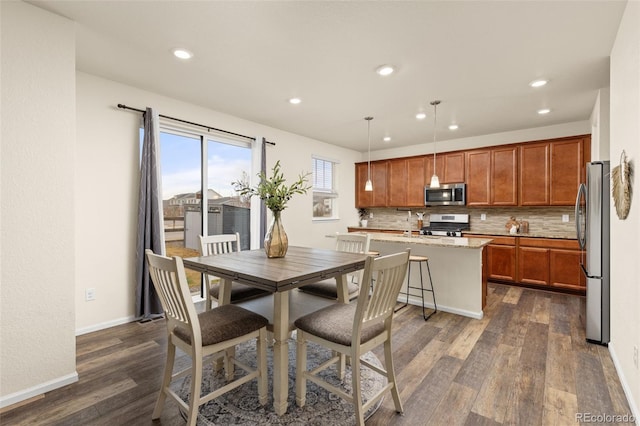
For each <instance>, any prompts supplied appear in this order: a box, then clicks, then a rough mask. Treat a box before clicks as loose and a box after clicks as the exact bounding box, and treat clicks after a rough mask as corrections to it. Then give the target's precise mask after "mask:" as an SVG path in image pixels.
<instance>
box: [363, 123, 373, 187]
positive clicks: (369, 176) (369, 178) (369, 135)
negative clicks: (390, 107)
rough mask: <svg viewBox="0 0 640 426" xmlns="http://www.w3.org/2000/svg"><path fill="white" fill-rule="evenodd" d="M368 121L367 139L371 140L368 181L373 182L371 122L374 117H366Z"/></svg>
mask: <svg viewBox="0 0 640 426" xmlns="http://www.w3.org/2000/svg"><path fill="white" fill-rule="evenodd" d="M364 119H365V120H367V139H368V140H369V161H368V164H367V179H368V180H369V181H371V120H373V117H365V118H364Z"/></svg>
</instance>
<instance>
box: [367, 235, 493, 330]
mask: <svg viewBox="0 0 640 426" xmlns="http://www.w3.org/2000/svg"><path fill="white" fill-rule="evenodd" d="M370 235H371V250H375V251H378V252H380V254H381V255H386V254H390V253H397V252H399V251H401V250H404V249H406V248H410V249H411V254H412V255H419V256H427V257H428V258H429V264H430V269H431V276H432V278H433V287H434V290H435V294H436V302H437V304H438V310H442V311H446V312H451V313H454V314H458V315H464V316H467V317H471V318H477V319H481V318H482V317H483V308H484V303H485V302H484V300H485V297H486V274H484V273H483V265H486V261H485V260H484V253H485V250H484V247H485V246H486V245H488V244H489V243H490V242H491V239H489V238H487V239H484V238H465V237H435V236H427V235H419V236H418V235H413V236H411V237H407V236H405V235H398V234H389V233H370ZM425 279H428V278H425ZM410 280H411V286H412V287H420V271H419V269H418V268H412V269H411V277H410ZM418 291H419V290H417V291H416V290H414V289H412V290H411V292H410V294H409V303H412V304H416V305H420V304H421V301H420V296H419V293H418ZM405 292H406V284H405V286H404V287H403V289H402V290H401V295H400V297H401V298H402V300H405V299H404V297H406V296H403V295H402V293H405ZM405 294H406V293H405ZM425 303H426V304H427V306H430V307H432V306H433V304H432V303H431V299H430V298H429V297H427V299H426V300H425Z"/></svg>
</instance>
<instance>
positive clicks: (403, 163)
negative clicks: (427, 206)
mask: <svg viewBox="0 0 640 426" xmlns="http://www.w3.org/2000/svg"><path fill="white" fill-rule="evenodd" d="M425 180H426V177H425V158H424V157H411V158H397V159H393V160H389V169H388V182H389V184H388V200H387V205H388V206H389V207H423V206H424V186H425Z"/></svg>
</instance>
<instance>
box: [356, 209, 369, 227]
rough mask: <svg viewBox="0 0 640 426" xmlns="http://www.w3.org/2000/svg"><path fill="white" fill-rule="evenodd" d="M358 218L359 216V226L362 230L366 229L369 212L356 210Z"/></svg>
mask: <svg viewBox="0 0 640 426" xmlns="http://www.w3.org/2000/svg"><path fill="white" fill-rule="evenodd" d="M358 216H360V226H361V227H362V228H366V227H367V224H368V223H369V220H368V219H369V210H367V209H358Z"/></svg>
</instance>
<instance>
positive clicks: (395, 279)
mask: <svg viewBox="0 0 640 426" xmlns="http://www.w3.org/2000/svg"><path fill="white" fill-rule="evenodd" d="M409 253H410V249H407V250H406V251H403V252H400V253H395V254H390V255H387V256H381V257H373V256H369V257H367V260H366V261H365V264H364V281H363V282H370V281H371V279H372V278H375V280H376V281H375V283H376V284H375V285H374V286H373V291H372V292H371V293H369V292H365V291H361V292H360V295H359V296H358V306H357V308H356V315H355V320H354V325H353V339H354V344H359V342H360V331H361V330H362V327H364V326H366V325H368V324H372V323H377V322H383V321H388V323H387V324H386V326H388V327H387V328H388V331H390V326H391V319H392V318H393V308H394V307H395V305H396V302H397V299H398V294H399V293H400V289H401V288H402V284H403V283H404V280H405V277H406V274H407V267H408V266H409Z"/></svg>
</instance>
